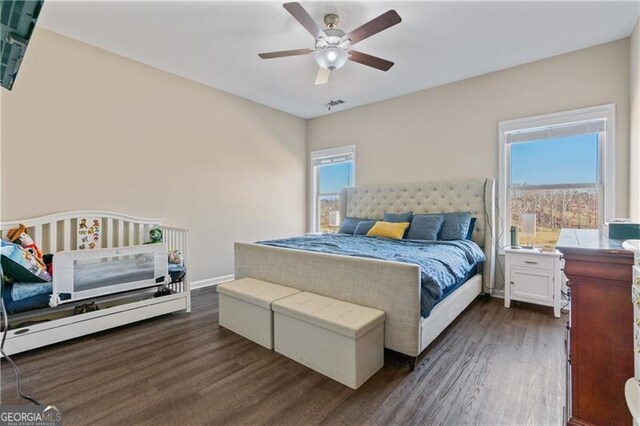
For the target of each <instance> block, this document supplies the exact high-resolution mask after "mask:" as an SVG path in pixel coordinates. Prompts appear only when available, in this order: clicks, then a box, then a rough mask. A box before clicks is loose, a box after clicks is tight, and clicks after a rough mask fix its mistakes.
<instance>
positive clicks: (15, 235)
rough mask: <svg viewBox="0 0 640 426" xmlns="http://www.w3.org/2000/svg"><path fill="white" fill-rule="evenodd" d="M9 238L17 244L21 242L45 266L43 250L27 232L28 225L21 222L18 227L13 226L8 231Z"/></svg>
mask: <svg viewBox="0 0 640 426" xmlns="http://www.w3.org/2000/svg"><path fill="white" fill-rule="evenodd" d="M7 238H9V241H11V242H12V243H15V244H20V245H21V246H22V247H23V248H24V249H25V250H27V251H28V252H29V253H31V255H32V256H33V257H34V258H35V259H36V261H37V262H38V263H39V264H40V265H41V266H42V267H43V268H45V267H46V266H45V263H44V260H43V259H42V251H41V250H40V249H39V248H38V246H37V245H36V244H35V243H34V242H33V240H32V239H31V237H30V236H29V234H27V227H26V226H24V225H23V224H19V225H18V227H17V228H11V229H9V230H8V231H7Z"/></svg>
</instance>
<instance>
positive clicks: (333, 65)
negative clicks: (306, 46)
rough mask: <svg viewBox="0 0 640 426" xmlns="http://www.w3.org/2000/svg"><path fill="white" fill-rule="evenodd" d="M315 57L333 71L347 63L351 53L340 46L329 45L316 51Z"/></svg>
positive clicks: (319, 62)
mask: <svg viewBox="0 0 640 426" xmlns="http://www.w3.org/2000/svg"><path fill="white" fill-rule="evenodd" d="M315 58H316V62H317V63H318V65H320V66H321V67H322V68H325V69H328V70H331V71H333V70H337V69H338V68H341V67H342V66H343V65H344V64H346V63H347V60H348V59H349V53H347V51H346V50H343V49H340V48H338V47H327V48H324V49H322V50H319V51H318V52H316V55H315Z"/></svg>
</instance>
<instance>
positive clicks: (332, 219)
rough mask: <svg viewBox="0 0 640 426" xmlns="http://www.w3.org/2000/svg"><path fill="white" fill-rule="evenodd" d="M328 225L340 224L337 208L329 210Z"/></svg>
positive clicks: (335, 225)
mask: <svg viewBox="0 0 640 426" xmlns="http://www.w3.org/2000/svg"><path fill="white" fill-rule="evenodd" d="M329 226H332V227H337V226H340V212H339V211H337V210H331V211H330V212H329Z"/></svg>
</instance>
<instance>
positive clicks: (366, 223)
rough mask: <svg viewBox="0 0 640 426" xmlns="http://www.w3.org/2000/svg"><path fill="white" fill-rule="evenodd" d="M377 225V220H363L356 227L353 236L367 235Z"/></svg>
mask: <svg viewBox="0 0 640 426" xmlns="http://www.w3.org/2000/svg"><path fill="white" fill-rule="evenodd" d="M375 224H376V221H375V220H363V221H361V222H359V223H358V224H357V225H356V230H355V232H354V233H353V235H367V232H369V230H370V229H371V228H373V225H375Z"/></svg>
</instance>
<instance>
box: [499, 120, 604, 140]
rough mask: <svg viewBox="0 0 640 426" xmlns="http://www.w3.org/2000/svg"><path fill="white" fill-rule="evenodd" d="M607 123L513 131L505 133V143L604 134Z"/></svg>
mask: <svg viewBox="0 0 640 426" xmlns="http://www.w3.org/2000/svg"><path fill="white" fill-rule="evenodd" d="M606 124H607V121H606V120H605V119H597V120H587V121H579V122H574V123H563V124H559V125H554V126H545V127H538V128H533V129H524V130H514V131H512V132H507V133H506V135H505V136H506V143H508V144H509V143H518V142H528V141H535V140H542V139H557V138H564V137H569V136H578V135H584V134H588V133H597V132H604V131H605V129H606Z"/></svg>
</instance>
